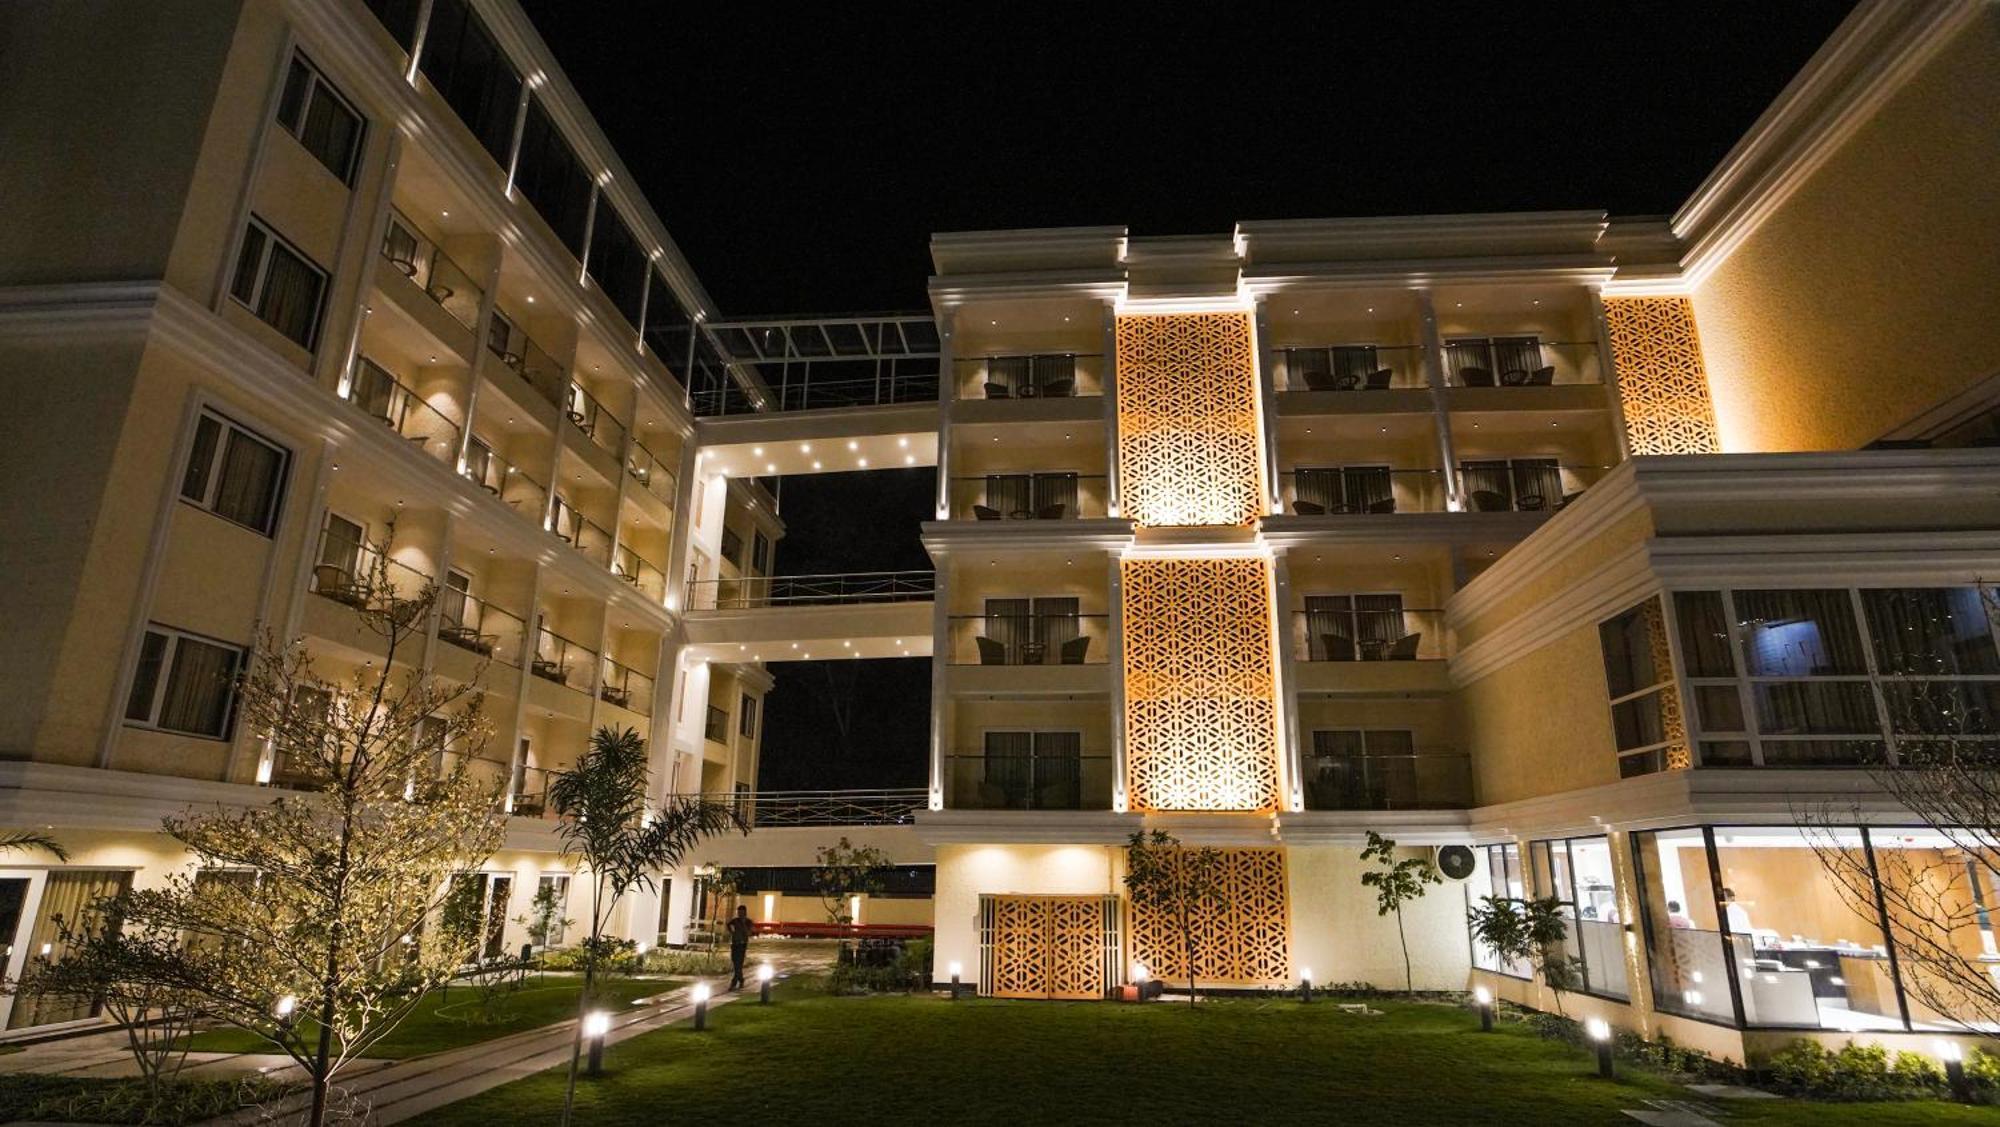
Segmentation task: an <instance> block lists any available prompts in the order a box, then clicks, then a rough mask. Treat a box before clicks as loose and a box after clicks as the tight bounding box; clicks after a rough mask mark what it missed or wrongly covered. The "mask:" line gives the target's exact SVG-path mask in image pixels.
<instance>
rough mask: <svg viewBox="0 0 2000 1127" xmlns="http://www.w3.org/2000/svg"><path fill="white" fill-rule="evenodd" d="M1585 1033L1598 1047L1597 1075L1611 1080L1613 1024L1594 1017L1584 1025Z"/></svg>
mask: <svg viewBox="0 0 2000 1127" xmlns="http://www.w3.org/2000/svg"><path fill="white" fill-rule="evenodd" d="M1583 1031H1584V1032H1585V1033H1588V1034H1589V1035H1590V1039H1591V1040H1592V1041H1593V1042H1595V1043H1596V1045H1597V1074H1598V1075H1599V1076H1602V1077H1604V1078H1605V1079H1606V1080H1609V1079H1611V1023H1610V1022H1608V1021H1605V1020H1604V1019H1603V1018H1601V1017H1594V1018H1591V1019H1590V1020H1589V1021H1586V1022H1584V1023H1583Z"/></svg>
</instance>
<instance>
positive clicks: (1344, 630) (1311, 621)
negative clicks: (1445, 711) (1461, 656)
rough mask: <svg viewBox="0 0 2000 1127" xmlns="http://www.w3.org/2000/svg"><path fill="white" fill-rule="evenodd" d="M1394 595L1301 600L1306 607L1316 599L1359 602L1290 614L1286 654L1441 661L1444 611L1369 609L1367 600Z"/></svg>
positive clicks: (1313, 659) (1357, 659)
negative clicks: (1288, 642)
mask: <svg viewBox="0 0 2000 1127" xmlns="http://www.w3.org/2000/svg"><path fill="white" fill-rule="evenodd" d="M1394 598H1395V596H1381V595H1376V596H1370V595H1355V596H1349V595H1319V596H1307V599H1306V601H1307V603H1308V605H1309V607H1311V604H1313V603H1315V602H1317V601H1319V600H1327V601H1329V602H1333V601H1336V600H1338V601H1340V602H1342V603H1346V602H1347V601H1348V600H1353V602H1360V603H1363V606H1362V607H1361V608H1359V609H1356V608H1355V607H1354V606H1353V605H1352V604H1348V605H1342V606H1338V607H1327V608H1317V607H1312V608H1311V609H1307V610H1303V611H1296V612H1294V613H1293V614H1292V652H1293V654H1294V655H1295V656H1296V657H1297V659H1298V660H1300V661H1306V662H1323V661H1332V662H1370V661H1442V660H1443V659H1444V656H1445V655H1444V612H1443V611H1441V610H1410V609H1405V608H1403V607H1400V606H1398V607H1383V608H1380V609H1376V608H1370V607H1368V606H1366V605H1365V602H1364V601H1365V600H1368V599H1394Z"/></svg>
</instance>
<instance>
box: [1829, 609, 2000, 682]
mask: <svg viewBox="0 0 2000 1127" xmlns="http://www.w3.org/2000/svg"><path fill="white" fill-rule="evenodd" d="M1986 601H1987V600H1986V596H1984V595H1983V594H1982V593H1981V592H1980V590H1979V589H1978V588H1976V587H1921V588H1914V589H1912V588H1889V589H1878V590H1867V591H1863V592H1861V605H1862V608H1863V610H1864V611H1865V612H1866V613H1867V616H1868V633H1869V635H1870V637H1871V638H1872V640H1873V641H1874V644H1875V666H1876V669H1877V670H1878V671H1879V672H1881V673H1883V674H1886V675H1892V676H1906V677H1960V676H1966V675H1973V676H1979V675H1990V674H2000V651H1996V650H1995V648H1994V644H1993V627H1992V624H1991V622H1990V621H1989V619H1988V614H1987V611H1988V608H1987V605H1986Z"/></svg>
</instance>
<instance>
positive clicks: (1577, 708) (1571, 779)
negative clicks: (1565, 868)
mask: <svg viewBox="0 0 2000 1127" xmlns="http://www.w3.org/2000/svg"><path fill="white" fill-rule="evenodd" d="M1455 704H1456V707H1457V709H1458V716H1459V721H1458V731H1459V734H1460V738H1461V739H1462V740H1463V741H1464V744H1465V750H1466V751H1467V752H1469V753H1471V756H1472V773H1473V795H1474V797H1475V799H1476V800H1477V801H1478V803H1479V804H1480V805H1482V806H1490V805H1494V804H1496V803H1502V802H1513V801H1516V800H1518V799H1523V798H1533V797H1536V796H1538V795H1545V794H1558V793H1561V792H1563V791H1567V790H1575V789H1578V788H1580V787H1590V786H1598V785H1601V784H1604V783H1615V782H1617V781H1618V757H1617V752H1616V751H1615V750H1614V745H1613V739H1612V733H1611V707H1610V704H1609V698H1608V697H1606V696H1605V687H1604V655H1603V651H1602V649H1601V648H1600V647H1599V644H1598V639H1597V627H1596V626H1595V625H1589V624H1587V625H1584V626H1580V627H1577V628H1576V629H1574V630H1572V631H1570V632H1569V633H1568V634H1565V635H1563V636H1562V637H1560V638H1558V639H1556V640H1555V641H1553V642H1550V643H1549V644H1548V645H1545V646H1542V647H1541V648H1539V649H1536V650H1534V651H1532V652H1530V653H1527V654H1523V655H1522V656H1520V657H1519V658H1516V659H1515V660H1514V661H1512V662H1509V663H1508V664H1507V665H1506V666H1504V667H1502V668H1500V669H1497V670H1495V671H1493V672H1492V673H1489V674H1487V675H1486V676H1484V677H1481V678H1480V679H1479V680H1477V681H1474V682H1472V683H1471V684H1469V685H1466V686H1464V687H1463V688H1461V689H1459V691H1458V693H1457V694H1456V698H1455Z"/></svg>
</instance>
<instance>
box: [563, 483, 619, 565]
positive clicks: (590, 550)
mask: <svg viewBox="0 0 2000 1127" xmlns="http://www.w3.org/2000/svg"><path fill="white" fill-rule="evenodd" d="M549 531H550V532H553V533H555V535H556V539H558V540H561V541H562V542H563V543H565V544H568V545H569V546H570V547H572V548H575V549H576V550H577V551H579V552H582V553H583V554H584V555H585V556H586V557H588V558H590V559H592V560H595V561H597V562H598V563H600V564H603V565H604V566H605V567H610V566H611V530H610V529H608V528H606V527H604V526H603V525H601V524H599V523H597V522H596V521H594V520H591V519H590V518H589V517H587V516H584V515H583V512H582V510H580V509H577V508H576V507H575V506H573V505H571V504H570V503H569V499H568V498H567V497H564V496H563V495H562V494H561V493H560V492H558V493H557V494H556V511H555V513H554V515H553V516H552V517H551V518H550V522H549Z"/></svg>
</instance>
